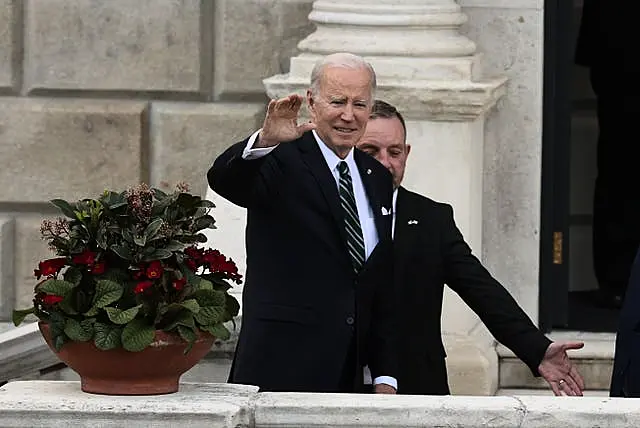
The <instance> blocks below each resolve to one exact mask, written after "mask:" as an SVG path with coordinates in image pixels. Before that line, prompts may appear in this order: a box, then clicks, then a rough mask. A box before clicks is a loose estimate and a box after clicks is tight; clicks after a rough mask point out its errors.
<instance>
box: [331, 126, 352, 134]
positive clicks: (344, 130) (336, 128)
mask: <svg viewBox="0 0 640 428" xmlns="http://www.w3.org/2000/svg"><path fill="white" fill-rule="evenodd" d="M333 129H335V130H336V131H338V132H342V133H344V134H350V133H352V132H355V131H356V130H355V129H351V128H341V127H339V126H335V127H334V128H333Z"/></svg>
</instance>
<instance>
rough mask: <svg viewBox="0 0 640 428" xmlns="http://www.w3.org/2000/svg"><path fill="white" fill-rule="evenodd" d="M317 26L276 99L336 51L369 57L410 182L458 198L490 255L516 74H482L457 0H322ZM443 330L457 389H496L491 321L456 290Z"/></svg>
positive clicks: (462, 214)
mask: <svg viewBox="0 0 640 428" xmlns="http://www.w3.org/2000/svg"><path fill="white" fill-rule="evenodd" d="M309 19H310V20H311V21H312V22H314V23H315V24H316V26H317V30H316V31H315V32H314V33H312V34H311V35H309V36H308V37H307V38H305V39H304V40H302V41H301V42H300V43H299V44H298V48H299V49H300V51H301V53H300V55H298V56H296V57H294V58H292V59H291V66H290V72H289V73H288V74H281V75H276V76H272V77H269V78H267V79H265V80H264V84H265V88H266V91H267V94H268V95H269V96H270V97H271V98H278V97H282V96H286V95H288V94H291V93H294V92H295V93H300V94H304V93H305V91H306V89H307V88H308V86H309V77H310V74H311V70H312V68H313V65H314V64H315V62H316V61H317V60H318V59H319V58H321V57H323V56H325V55H327V54H330V53H334V52H340V51H347V52H351V53H354V54H358V55H361V56H363V57H365V59H367V60H368V61H369V62H370V63H371V65H372V66H373V67H374V69H375V70H376V75H377V81H378V89H377V93H376V98H379V99H383V100H385V101H387V102H390V103H392V104H394V105H395V106H396V107H398V108H399V110H400V111H401V112H402V113H403V115H404V116H405V118H406V119H407V141H408V143H409V144H411V145H412V146H413V148H412V151H411V156H410V157H409V162H408V166H407V173H406V176H405V181H404V185H405V186H406V187H407V188H409V189H411V190H414V191H417V192H419V193H421V194H424V195H426V196H429V197H431V198H433V199H436V200H439V201H442V202H447V203H450V204H452V205H453V207H454V210H455V219H456V222H457V224H458V226H459V227H460V229H461V231H462V233H463V234H464V236H465V238H466V239H467V242H468V243H469V244H470V245H471V247H472V248H473V250H474V253H475V254H477V255H480V254H482V248H481V245H482V177H483V145H484V123H485V118H486V115H487V114H488V112H489V111H490V110H491V108H492V107H494V106H495V104H496V102H497V100H498V99H499V98H500V97H502V96H503V95H504V93H505V90H506V87H505V85H506V78H503V77H486V76H483V74H482V69H481V61H480V60H481V57H480V54H478V53H477V52H476V46H475V44H474V43H473V42H472V41H471V40H469V39H468V38H466V37H464V36H463V35H461V34H460V32H459V28H460V26H461V25H462V24H463V23H464V22H465V21H466V16H465V15H464V14H463V13H462V12H461V10H460V6H459V5H458V4H457V3H456V2H455V1H454V0H394V1H391V0H350V1H345V0H318V1H315V2H314V3H313V9H312V12H311V14H310V15H309ZM443 329H444V339H445V346H446V348H447V351H448V358H447V364H448V367H449V377H450V385H451V389H452V392H453V393H458V394H480V395H485V394H493V393H494V392H495V391H496V389H497V381H498V359H497V356H496V352H495V349H494V342H493V340H492V338H491V337H490V335H489V334H488V332H487V330H486V328H485V327H484V326H483V325H482V324H481V323H480V321H479V319H478V318H477V316H476V315H475V314H473V312H472V311H471V310H469V309H468V308H467V307H466V305H465V304H464V303H463V302H462V301H461V300H460V299H459V298H458V297H457V295H455V294H454V293H451V292H449V291H447V292H446V295H445V301H444V308H443Z"/></svg>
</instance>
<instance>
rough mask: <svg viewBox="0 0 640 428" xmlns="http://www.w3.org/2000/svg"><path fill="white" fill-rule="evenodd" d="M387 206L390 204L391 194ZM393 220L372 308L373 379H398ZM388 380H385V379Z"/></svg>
mask: <svg viewBox="0 0 640 428" xmlns="http://www.w3.org/2000/svg"><path fill="white" fill-rule="evenodd" d="M389 187H390V190H389V195H391V194H392V189H391V178H390V177H389ZM386 206H391V197H389V198H388V203H387V204H386ZM391 221H392V218H391V216H389V235H388V236H386V237H385V240H386V243H387V245H386V246H385V249H386V250H387V252H386V253H385V254H384V256H383V257H382V260H383V264H382V266H381V269H380V271H379V272H380V273H379V275H377V278H376V283H377V285H376V291H375V296H374V307H373V312H372V328H371V330H372V331H371V339H372V340H371V345H372V349H371V360H370V369H371V376H372V378H373V379H374V382H375V379H376V378H378V377H380V376H388V377H392V378H394V379H396V380H397V379H398V364H399V362H398V359H397V355H396V353H397V350H398V346H397V343H396V340H397V331H398V312H397V311H398V310H399V308H398V306H397V304H396V300H395V299H396V292H395V288H394V267H393V240H392V239H391ZM384 383H386V382H384Z"/></svg>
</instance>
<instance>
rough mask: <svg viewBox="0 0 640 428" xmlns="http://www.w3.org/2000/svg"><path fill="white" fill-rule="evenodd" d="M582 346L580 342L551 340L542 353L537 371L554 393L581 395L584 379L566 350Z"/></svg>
mask: <svg viewBox="0 0 640 428" xmlns="http://www.w3.org/2000/svg"><path fill="white" fill-rule="evenodd" d="M583 346H584V343H582V342H552V343H551V345H549V347H548V348H547V352H545V353H544V357H543V358H542V361H541V362H540V365H539V366H538V372H540V375H541V376H542V377H543V378H544V379H545V380H546V381H547V383H549V385H550V386H551V389H552V390H553V393H554V394H555V395H578V396H580V395H582V391H583V390H584V380H583V379H582V376H580V373H578V370H577V369H576V367H575V365H574V364H573V363H572V362H571V360H570V359H569V356H568V355H567V351H568V350H570V349H580V348H582V347H583Z"/></svg>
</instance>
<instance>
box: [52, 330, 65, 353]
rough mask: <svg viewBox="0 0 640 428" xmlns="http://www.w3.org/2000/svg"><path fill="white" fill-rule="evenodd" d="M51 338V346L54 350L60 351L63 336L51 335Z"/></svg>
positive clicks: (63, 340) (63, 339)
mask: <svg viewBox="0 0 640 428" xmlns="http://www.w3.org/2000/svg"><path fill="white" fill-rule="evenodd" d="M52 339H53V347H54V348H55V349H56V352H60V350H61V349H62V346H63V345H64V342H65V341H66V340H65V336H64V335H62V334H60V335H58V336H55V337H52Z"/></svg>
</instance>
